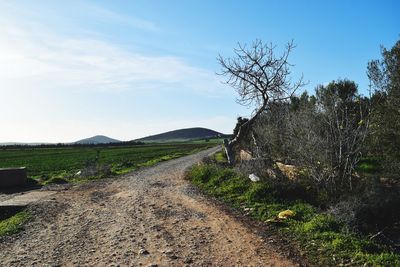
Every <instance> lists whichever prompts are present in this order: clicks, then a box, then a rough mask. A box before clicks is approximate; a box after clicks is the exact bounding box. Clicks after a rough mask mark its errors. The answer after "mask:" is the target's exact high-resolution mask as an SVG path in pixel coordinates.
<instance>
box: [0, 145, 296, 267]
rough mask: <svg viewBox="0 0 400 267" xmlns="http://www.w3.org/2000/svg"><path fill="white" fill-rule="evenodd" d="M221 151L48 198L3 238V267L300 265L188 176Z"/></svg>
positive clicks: (0, 248)
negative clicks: (188, 170)
mask: <svg viewBox="0 0 400 267" xmlns="http://www.w3.org/2000/svg"><path fill="white" fill-rule="evenodd" d="M216 149H217V148H213V149H209V150H207V151H203V152H200V153H198V154H195V155H191V156H187V157H183V158H179V159H175V160H171V161H167V162H164V163H161V164H158V165H156V166H154V167H151V168H147V169H143V170H141V171H137V172H133V173H130V174H127V175H125V176H122V177H118V178H117V179H105V180H101V181H95V182H92V183H87V184H83V185H79V186H73V187H71V188H68V189H66V190H59V192H57V193H56V194H54V195H51V196H49V197H46V198H44V199H42V200H41V201H40V202H38V203H36V204H33V205H31V206H30V207H29V209H30V210H31V212H32V213H33V215H34V216H33V220H32V221H30V222H29V223H28V224H27V225H26V226H25V229H24V230H23V231H22V232H20V233H18V234H16V235H13V236H10V237H6V238H3V239H0V263H1V265H2V266H34V265H36V266H58V265H61V266H84V265H86V266H211V265H212V266H238V265H244V266H293V265H294V264H293V263H292V262H291V261H289V260H287V259H285V258H284V257H283V256H280V255H279V254H278V253H277V252H276V251H275V250H274V249H273V248H272V247H270V245H268V242H265V241H264V240H262V239H261V237H259V236H257V235H256V234H254V233H253V231H252V230H251V229H249V228H248V227H246V226H245V225H244V224H243V223H241V222H240V221H238V220H235V218H233V217H232V216H231V215H229V214H228V213H227V212H225V211H223V210H221V209H220V208H218V207H217V206H216V205H214V204H213V202H212V201H210V200H208V199H207V198H206V197H203V196H202V195H201V194H200V193H198V191H197V190H196V189H195V188H193V187H192V186H191V185H190V184H189V183H188V182H187V181H185V180H184V179H183V175H184V170H185V168H187V167H188V166H190V165H192V164H196V162H198V161H199V160H201V158H203V157H204V156H205V155H207V154H209V153H211V152H214V151H215V150H216Z"/></svg>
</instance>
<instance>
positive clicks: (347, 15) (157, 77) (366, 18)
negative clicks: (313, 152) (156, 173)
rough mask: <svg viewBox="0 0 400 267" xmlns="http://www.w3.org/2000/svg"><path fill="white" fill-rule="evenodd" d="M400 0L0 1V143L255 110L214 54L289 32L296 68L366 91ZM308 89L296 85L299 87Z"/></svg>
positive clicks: (203, 121)
mask: <svg viewBox="0 0 400 267" xmlns="http://www.w3.org/2000/svg"><path fill="white" fill-rule="evenodd" d="M399 10H400V1H397V0H392V1H389V0H377V1H372V0H371V1H365V0H364V1H361V0H360V1H357V0H356V1H312V0H303V1H289V0H280V1H278V0H276V1H267V0H260V1H255V0H248V1H238V0H220V1H216V0H191V1H181V0H168V1H165V0H146V1H144V0H143V1H139V0H136V1H122V0H120V1H118V0H117V1H88V0H79V1H75V0H68V1H66V0H65V1H40V0H29V1H23V0H14V1H11V0H10V1H3V0H0V100H1V102H0V127H1V128H0V142H73V141H76V140H79V139H82V138H86V137H90V136H93V135H99V134H102V135H107V136H110V137H112V138H116V139H119V140H132V139H135V138H139V137H143V136H147V135H150V134H157V133H160V132H164V131H169V130H174V129H179V128H188V127H206V128H210V129H213V130H216V131H220V132H223V133H231V132H232V129H233V128H234V126H235V123H236V118H237V117H238V116H245V117H246V116H249V115H251V113H252V109H251V108H246V107H243V106H240V105H239V104H237V102H236V97H237V95H236V92H235V91H234V89H232V88H230V87H229V86H227V85H226V84H224V83H223V81H224V77H222V76H219V75H217V74H216V73H218V72H219V70H220V66H219V65H218V62H217V60H216V58H217V57H218V55H219V54H221V55H222V56H223V57H230V56H232V55H233V49H234V48H235V47H237V44H238V43H241V44H246V43H247V44H250V43H251V42H253V41H254V40H255V39H260V40H262V41H263V42H265V43H273V44H274V45H276V46H277V50H276V51H277V54H278V55H279V51H281V50H280V49H282V48H283V47H284V46H285V44H286V43H287V42H288V41H290V40H294V43H295V44H296V48H295V49H294V50H293V52H292V53H291V55H290V57H289V61H290V63H291V64H293V65H294V66H293V67H292V76H293V79H294V80H295V79H296V78H298V77H299V76H300V75H302V74H303V75H304V79H305V80H306V81H308V82H309V83H308V85H307V86H305V88H303V89H302V90H307V91H308V92H309V93H311V94H312V93H313V92H314V89H315V87H316V86H317V85H319V84H326V83H328V82H330V81H332V80H336V79H344V78H347V79H350V80H354V81H355V82H356V83H357V84H358V85H359V91H360V92H361V93H365V92H366V90H367V88H368V79H367V76H366V66H367V63H368V61H370V60H372V59H379V58H380V46H381V45H383V46H384V47H387V48H390V47H392V46H393V45H394V43H395V42H396V41H397V40H399V39H400V16H399V15H398V13H399ZM299 93H301V92H299Z"/></svg>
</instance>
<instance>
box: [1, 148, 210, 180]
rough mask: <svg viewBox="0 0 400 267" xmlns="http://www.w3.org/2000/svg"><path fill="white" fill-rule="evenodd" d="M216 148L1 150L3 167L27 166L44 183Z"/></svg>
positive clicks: (114, 171)
mask: <svg viewBox="0 0 400 267" xmlns="http://www.w3.org/2000/svg"><path fill="white" fill-rule="evenodd" d="M214 145H215V144H213V143H207V142H203V143H170V144H146V145H131V146H115V147H113V146H104V147H59V148H30V147H24V148H18V149H7V148H0V168H7V167H21V166H25V167H27V172H28V176H29V177H31V178H33V179H36V180H38V181H39V182H41V183H49V182H51V181H55V180H57V179H59V180H60V179H64V180H77V178H76V175H75V174H76V173H77V172H79V171H81V172H84V171H86V172H87V173H88V175H86V176H93V177H92V178H95V177H99V176H102V175H103V176H104V175H115V174H122V173H126V172H128V171H131V170H135V169H137V168H139V167H142V166H150V165H152V164H155V163H157V162H160V161H164V160H169V159H172V158H177V157H180V156H184V155H188V154H191V153H194V152H196V151H199V150H201V149H205V148H208V147H211V146H214ZM88 170H91V171H90V172H89V171H88Z"/></svg>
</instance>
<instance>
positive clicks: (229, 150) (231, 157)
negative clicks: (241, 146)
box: [224, 139, 235, 166]
mask: <svg viewBox="0 0 400 267" xmlns="http://www.w3.org/2000/svg"><path fill="white" fill-rule="evenodd" d="M224 148H225V153H226V157H227V159H228V163H229V165H231V166H232V165H234V164H235V152H234V150H233V143H232V142H230V141H229V140H228V139H224Z"/></svg>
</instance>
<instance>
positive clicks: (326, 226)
mask: <svg viewBox="0 0 400 267" xmlns="http://www.w3.org/2000/svg"><path fill="white" fill-rule="evenodd" d="M303 229H304V231H306V232H330V231H334V232H335V231H338V230H339V229H340V225H339V223H338V222H337V221H336V220H335V219H334V218H333V216H330V215H325V214H318V215H316V216H315V217H314V218H312V219H311V220H310V221H308V222H306V223H304V225H303Z"/></svg>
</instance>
